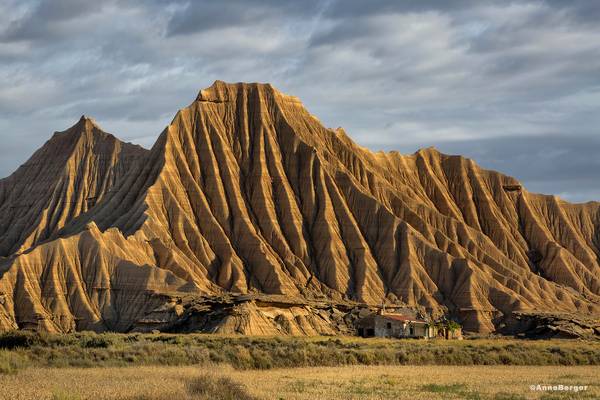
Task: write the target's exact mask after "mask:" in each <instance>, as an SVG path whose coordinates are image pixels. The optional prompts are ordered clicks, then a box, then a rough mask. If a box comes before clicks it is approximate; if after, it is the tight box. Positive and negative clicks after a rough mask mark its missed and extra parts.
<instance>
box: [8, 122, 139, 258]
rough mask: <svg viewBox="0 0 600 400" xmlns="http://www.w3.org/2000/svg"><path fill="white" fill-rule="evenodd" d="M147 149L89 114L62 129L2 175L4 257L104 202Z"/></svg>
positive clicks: (24, 247)
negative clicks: (102, 126)
mask: <svg viewBox="0 0 600 400" xmlns="http://www.w3.org/2000/svg"><path fill="white" fill-rule="evenodd" d="M146 153H147V150H144V149H142V148H141V147H139V146H136V145H132V144H129V143H123V142H121V141H120V140H118V139H116V138H115V137H114V136H113V135H110V134H108V133H105V132H103V131H102V130H101V129H100V128H99V127H98V126H97V125H96V124H95V123H94V121H92V120H91V119H89V118H87V117H85V116H84V117H81V119H80V120H79V122H77V124H75V125H74V126H72V127H71V128H69V129H67V130H66V131H64V132H56V133H55V134H54V136H53V137H52V138H51V139H50V140H49V141H48V142H47V143H46V144H45V145H44V146H43V147H42V148H41V149H39V150H38V151H37V152H35V154H34V155H33V156H32V157H31V158H30V159H29V160H28V161H27V162H26V163H25V164H23V165H22V166H21V167H20V168H19V169H18V170H17V171H16V172H15V173H14V174H12V175H11V176H9V177H8V178H6V179H2V180H0V256H5V257H6V256H9V255H11V254H14V253H17V252H21V251H23V250H27V249H29V248H30V247H32V246H34V245H35V244H37V243H39V242H41V241H43V240H46V239H48V238H49V237H50V236H51V235H53V234H54V233H56V232H57V231H58V230H59V229H61V228H62V227H63V226H64V225H65V224H67V223H68V222H69V221H71V220H72V219H73V218H75V217H77V216H78V215H79V214H82V213H84V212H86V211H87V210H89V209H90V208H92V207H93V206H94V205H95V204H96V203H97V202H99V201H102V199H103V198H104V197H105V196H106V195H107V193H108V192H109V191H110V190H111V189H112V188H113V187H114V186H115V185H118V184H120V183H122V180H123V178H124V176H125V174H126V173H127V172H128V171H129V170H130V169H131V168H133V167H134V166H135V165H136V164H137V163H139V162H140V161H141V159H143V157H144V156H145V154H146Z"/></svg>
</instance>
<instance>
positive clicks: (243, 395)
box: [186, 375, 255, 400]
mask: <svg viewBox="0 0 600 400" xmlns="http://www.w3.org/2000/svg"><path fill="white" fill-rule="evenodd" d="M186 388H187V391H188V393H189V394H190V395H191V396H192V398H193V399H198V400H200V399H202V400H204V399H206V400H208V399H211V400H255V397H254V396H251V395H250V394H249V393H248V392H247V391H246V388H244V386H242V385H240V384H238V383H236V382H234V381H232V380H231V379H229V378H226V377H223V378H215V377H212V376H210V375H202V376H201V377H199V378H197V379H195V380H193V381H191V382H189V383H188V384H187V385H186Z"/></svg>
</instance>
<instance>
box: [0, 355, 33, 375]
mask: <svg viewBox="0 0 600 400" xmlns="http://www.w3.org/2000/svg"><path fill="white" fill-rule="evenodd" d="M27 365H28V360H27V358H26V357H24V356H21V355H19V354H16V353H14V352H10V351H4V350H0V375H3V374H14V373H16V372H17V371H18V370H20V369H23V368H25V367H26V366H27Z"/></svg>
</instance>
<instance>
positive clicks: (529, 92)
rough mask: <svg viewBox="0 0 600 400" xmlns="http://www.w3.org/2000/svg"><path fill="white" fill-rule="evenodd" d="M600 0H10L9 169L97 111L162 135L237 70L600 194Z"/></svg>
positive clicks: (395, 143) (585, 196)
mask: <svg viewBox="0 0 600 400" xmlns="http://www.w3.org/2000/svg"><path fill="white" fill-rule="evenodd" d="M598 21H600V1H596V0H587V1H586V0H573V1H561V0H546V1H542V0H536V1H529V0H522V1H506V0H505V1H469V0H455V1H449V0H439V1H433V0H414V1H411V0H404V1H395V0H369V1H364V0H288V1H286V0H266V1H255V0H243V1H242V0H227V1H222V0H214V1H211V0H200V1H183V0H143V1H142V0H139V1H133V0H107V1H100V0H94V1H82V0H48V1H32V0H0V177H3V176H8V175H9V174H10V173H12V171H14V170H15V169H16V168H17V167H18V166H19V165H20V164H22V163H23V162H25V161H26V160H27V158H28V157H29V156H30V155H31V154H32V153H33V151H35V149H37V148H39V147H40V146H41V145H43V143H44V142H45V141H46V140H47V139H49V138H50V136H51V135H52V133H53V132H54V131H62V130H65V129H66V128H68V127H70V126H71V125H73V124H74V123H75V122H76V121H77V120H78V119H79V117H80V116H81V115H84V114H85V115H88V116H91V117H93V118H94V119H95V120H96V121H97V123H98V124H99V125H100V126H101V127H102V128H103V129H104V130H105V131H108V132H110V133H113V134H114V135H115V136H117V137H119V138H121V139H123V140H125V141H131V142H134V143H138V144H141V145H142V146H144V147H146V148H149V147H151V146H152V144H153V143H154V141H155V139H156V138H157V136H158V135H159V133H160V132H161V131H162V130H163V128H164V127H165V126H166V125H167V124H168V123H169V122H170V121H171V119H172V118H173V116H174V115H175V113H176V112H177V110H178V109H180V108H183V107H185V106H187V105H189V104H190V103H191V102H192V101H193V99H194V98H195V97H196V94H197V93H198V91H199V90H200V89H202V88H205V87H208V86H210V85H211V84H212V82H213V81H215V80H217V79H220V80H224V81H229V82H239V81H244V82H270V83H272V84H273V85H274V86H275V87H277V88H278V89H279V90H280V91H282V92H284V93H288V94H291V95H294V96H297V97H299V98H300V99H301V100H302V101H303V103H304V105H305V106H306V107H307V109H308V110H309V111H310V112H311V113H312V114H314V115H316V116H317V117H318V118H319V119H320V120H321V121H322V122H323V123H324V124H325V125H326V126H328V127H332V128H336V127H338V126H341V127H343V128H344V129H345V130H346V132H347V133H348V134H349V135H350V136H351V137H352V138H353V139H354V140H355V141H356V142H358V143H359V144H361V145H363V146H366V147H369V148H371V149H373V150H386V151H387V150H398V151H400V152H402V153H413V152H414V151H416V150H418V149H419V148H422V147H429V146H434V147H436V148H437V149H439V150H440V151H442V152H445V153H450V154H462V155H464V156H467V157H470V158H473V159H474V160H475V161H477V162H478V163H479V164H480V165H482V166H483V167H485V168H491V169H495V170H498V171H501V172H503V173H506V174H509V175H512V176H514V177H516V178H517V179H519V180H520V181H522V182H523V183H524V185H525V186H526V187H527V188H528V189H529V190H530V191H533V192H541V193H548V194H556V195H559V196H560V197H562V198H564V199H566V200H570V201H574V202H583V201H589V200H600V174H599V172H600V156H599V154H600V131H599V127H600V24H599V23H598Z"/></svg>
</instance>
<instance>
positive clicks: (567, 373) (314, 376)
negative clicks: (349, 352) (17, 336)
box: [0, 366, 600, 400]
mask: <svg viewBox="0 0 600 400" xmlns="http://www.w3.org/2000/svg"><path fill="white" fill-rule="evenodd" d="M598 382H600V367H582V366H575V367H573V366H568V367H567V366H554V367H552V366H546V367H522V366H520V367H508V366H460V367H452V366H371V367H367V366H346V367H319V368H296V369H274V370H268V371H265V370H255V371H249V370H248V371H240V370H234V369H232V368H231V367H216V366H214V367H211V368H201V367H191V366H187V367H156V366H149V367H148V366H146V367H138V368H65V369H56V368H29V369H26V370H24V371H20V372H19V373H17V374H12V375H4V376H0V388H2V390H1V391H0V399H2V400H4V399H6V400H9V399H10V400H20V399H23V400H29V399H36V400H37V399H41V400H43V399H50V400H86V399H94V400H103V399H106V400H113V399H114V400H167V399H168V400H180V399H182V400H192V399H216V400H225V399H240V400H251V399H286V400H300V399H310V400H325V399H327V400H330V399H472V400H476V399H493V400H508V399H545V400H551V399H568V398H577V399H597V398H600V386H598V384H597V383H598ZM538 383H540V384H559V383H562V384H571V385H574V384H576V385H588V390H587V391H585V392H580V393H577V394H576V395H574V394H573V393H562V394H559V393H553V394H549V393H539V392H532V391H531V390H530V389H529V386H530V385H532V384H538Z"/></svg>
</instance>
